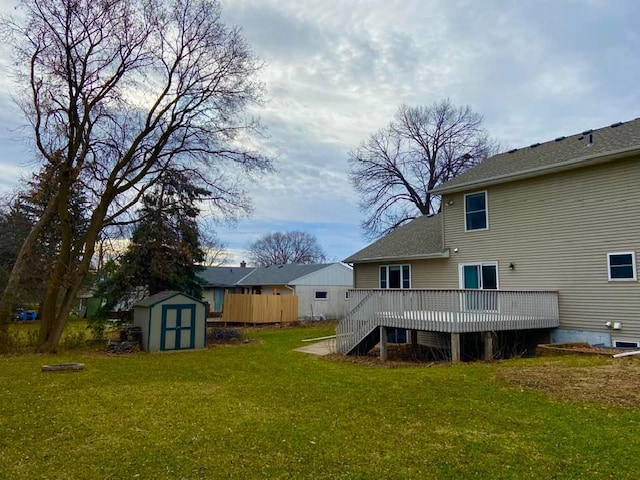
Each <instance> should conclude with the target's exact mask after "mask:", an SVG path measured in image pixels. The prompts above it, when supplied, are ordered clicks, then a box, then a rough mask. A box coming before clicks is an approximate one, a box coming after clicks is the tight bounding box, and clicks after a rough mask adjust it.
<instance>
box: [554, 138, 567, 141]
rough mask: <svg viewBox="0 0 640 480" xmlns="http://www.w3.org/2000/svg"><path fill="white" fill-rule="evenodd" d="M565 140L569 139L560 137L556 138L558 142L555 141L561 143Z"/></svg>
mask: <svg viewBox="0 0 640 480" xmlns="http://www.w3.org/2000/svg"><path fill="white" fill-rule="evenodd" d="M565 138H567V137H558V138H556V140H555V141H556V142H560V141H562V140H564V139H565Z"/></svg>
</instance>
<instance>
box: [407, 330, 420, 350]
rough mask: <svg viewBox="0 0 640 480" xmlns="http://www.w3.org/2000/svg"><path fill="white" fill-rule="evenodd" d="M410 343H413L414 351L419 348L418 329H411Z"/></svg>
mask: <svg viewBox="0 0 640 480" xmlns="http://www.w3.org/2000/svg"><path fill="white" fill-rule="evenodd" d="M409 343H410V344H411V350H413V351H414V352H415V351H416V350H417V349H418V331H417V330H409Z"/></svg>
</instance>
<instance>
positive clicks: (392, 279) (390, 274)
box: [380, 265, 411, 288]
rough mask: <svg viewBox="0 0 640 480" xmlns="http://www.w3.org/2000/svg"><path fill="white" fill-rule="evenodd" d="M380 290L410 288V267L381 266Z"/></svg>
mask: <svg viewBox="0 0 640 480" xmlns="http://www.w3.org/2000/svg"><path fill="white" fill-rule="evenodd" d="M380 288H411V265H383V266H381V267H380Z"/></svg>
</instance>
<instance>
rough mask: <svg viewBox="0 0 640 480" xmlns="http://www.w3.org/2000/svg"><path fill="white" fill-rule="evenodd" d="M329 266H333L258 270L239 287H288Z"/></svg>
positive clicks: (289, 266)
mask: <svg viewBox="0 0 640 480" xmlns="http://www.w3.org/2000/svg"><path fill="white" fill-rule="evenodd" d="M329 265H331V264H330V263H319V264H312V265H302V264H287V265H270V266H268V267H261V268H256V269H255V270H254V271H253V272H251V273H250V274H249V275H247V276H246V277H244V278H243V279H242V280H240V281H239V282H238V285H287V284H289V283H290V282H292V281H294V280H295V279H297V278H300V277H303V276H305V275H309V274H310V273H313V272H317V271H319V270H322V269H323V268H326V267H328V266H329Z"/></svg>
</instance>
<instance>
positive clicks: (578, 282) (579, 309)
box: [414, 157, 640, 338]
mask: <svg viewBox="0 0 640 480" xmlns="http://www.w3.org/2000/svg"><path fill="white" fill-rule="evenodd" d="M486 190H487V204H488V210H489V222H488V224H489V229H488V230H486V231H471V232H465V229H464V226H465V219H464V194H462V193H459V194H451V195H445V197H444V199H443V205H444V222H445V225H444V232H445V246H446V247H447V248H449V249H450V252H451V258H450V260H449V261H450V268H448V269H444V270H446V271H444V272H441V275H442V277H441V279H442V285H443V286H450V287H451V288H454V287H457V286H458V265H459V264H461V263H470V262H479V261H497V262H498V277H499V288H500V289H505V290H508V289H553V290H558V291H559V292H560V294H559V303H560V324H561V328H566V329H576V330H589V331H597V332H606V331H607V328H606V327H605V325H604V323H605V322H606V321H612V322H614V321H618V322H622V324H623V328H622V330H620V331H618V332H615V333H616V337H623V336H624V337H632V338H638V337H640V283H638V282H610V281H608V276H607V268H608V266H607V253H611V252H626V251H634V252H636V257H637V256H638V254H640V159H639V158H637V157H636V158H634V159H632V160H625V161H618V162H615V163H610V164H605V165H599V166H594V167H587V168H582V169H576V170H572V171H567V172H563V173H559V174H555V175H549V176H543V177H537V178H533V179H528V180H522V181H519V182H513V183H507V184H503V185H497V186H494V187H489V188H487V189H486ZM467 193H473V192H472V191H470V192H467ZM451 201H453V203H452V204H451V205H449V203H450V202H451ZM456 248H457V249H458V252H457V253H454V249H456ZM637 260H638V258H637ZM510 263H513V264H514V265H515V269H514V270H513V271H510V270H509V268H508V267H509V264H510ZM414 278H416V275H414ZM419 283H422V282H416V284H415V285H416V286H418V284H419Z"/></svg>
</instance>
